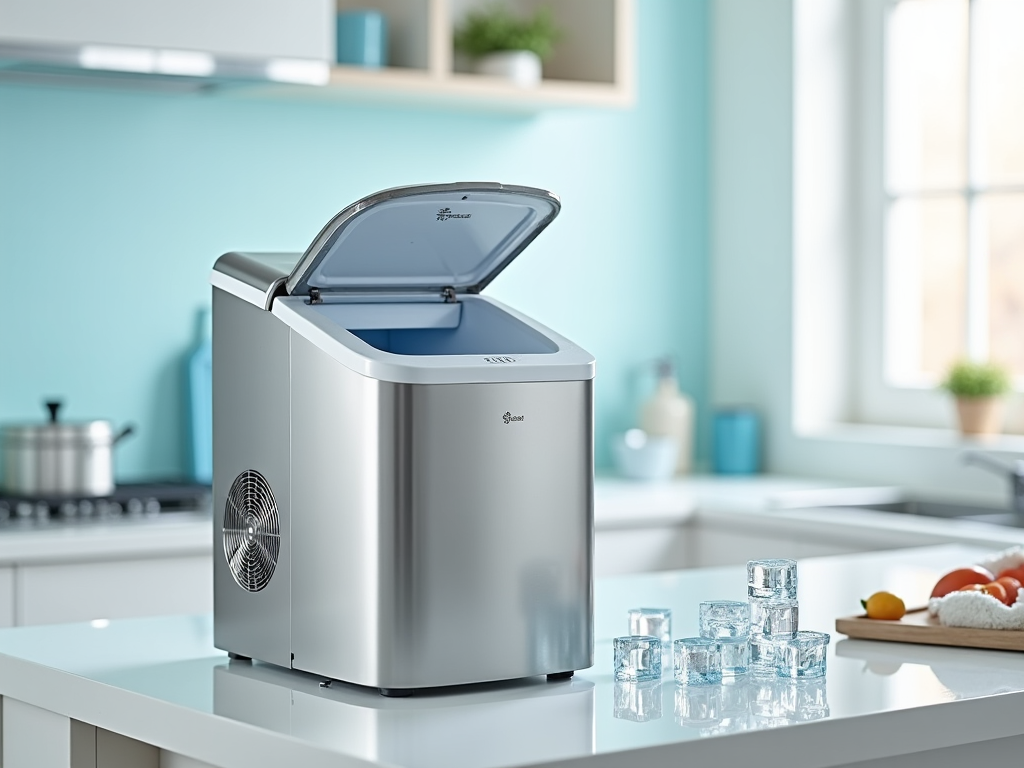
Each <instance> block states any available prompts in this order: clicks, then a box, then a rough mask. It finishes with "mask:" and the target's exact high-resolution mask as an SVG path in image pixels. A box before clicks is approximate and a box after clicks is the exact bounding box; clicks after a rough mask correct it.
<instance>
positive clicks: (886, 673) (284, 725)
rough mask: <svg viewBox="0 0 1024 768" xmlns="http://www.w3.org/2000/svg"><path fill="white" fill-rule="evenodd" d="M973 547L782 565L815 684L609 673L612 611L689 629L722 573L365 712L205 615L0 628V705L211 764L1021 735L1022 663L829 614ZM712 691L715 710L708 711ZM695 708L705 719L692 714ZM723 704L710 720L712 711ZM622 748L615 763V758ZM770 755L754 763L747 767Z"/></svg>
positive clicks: (671, 755)
mask: <svg viewBox="0 0 1024 768" xmlns="http://www.w3.org/2000/svg"><path fill="white" fill-rule="evenodd" d="M988 553H989V550H986V549H978V548H969V547H962V546H944V547H928V548H919V549H913V550H896V551H888V552H878V553H869V554H862V555H846V556H841V557H829V558H811V559H807V560H803V561H801V562H800V566H799V568H800V570H799V576H800V588H799V599H800V603H801V608H800V610H801V613H800V618H801V622H800V623H801V626H802V627H803V628H805V629H818V630H825V631H829V632H832V633H833V642H832V645H831V646H830V649H829V657H828V666H829V671H828V675H827V677H826V678H825V680H824V681H823V682H817V683H816V682H813V681H811V682H805V683H802V684H801V685H800V686H797V687H792V686H790V685H789V684H787V683H785V682H781V681H779V682H776V681H769V682H768V683H766V684H764V685H760V684H755V683H753V682H750V683H749V684H747V685H743V686H738V687H731V688H729V689H726V688H721V689H719V688H715V689H713V690H708V691H703V690H697V691H692V690H687V689H681V688H678V687H677V686H676V685H675V683H674V682H673V681H672V679H671V678H670V677H666V678H665V679H664V681H663V682H662V683H660V684H658V683H655V684H653V685H650V684H649V685H646V686H640V687H637V686H630V685H628V684H617V683H615V682H614V680H613V678H612V674H611V671H612V659H611V639H612V638H613V637H614V636H617V635H620V634H625V630H626V611H627V609H628V608H631V607H635V606H636V605H640V604H646V605H658V606H664V607H669V608H671V609H672V611H673V620H674V632H673V634H674V636H676V637H682V636H687V635H693V634H696V630H697V615H696V614H697V604H698V603H699V601H700V600H702V599H710V598H724V599H737V598H740V599H742V598H743V596H744V594H745V587H744V585H745V571H744V568H743V567H742V566H737V567H725V568H715V569H700V570H690V571H678V572H671V573H659V574H645V575H635V576H625V577H616V578H611V579H605V580H599V581H598V582H597V585H596V588H595V594H596V614H595V630H596V638H597V645H596V659H597V662H596V664H595V666H594V667H593V668H591V669H589V670H585V671H582V672H579V673H577V675H576V677H575V678H574V679H573V680H572V681H571V682H567V683H551V684H549V683H546V682H544V681H543V680H542V679H531V680H527V681H520V682H517V683H512V684H506V685H488V686H478V687H474V688H473V689H471V690H458V691H450V692H445V693H442V694H432V695H418V696H413V697H410V698H407V699H385V698H383V697H381V696H380V695H378V694H377V693H376V692H375V691H369V690H366V689H359V688H355V687H352V686H347V685H343V684H337V683H335V684H334V685H332V686H331V687H330V688H326V689H325V688H321V687H320V685H319V683H320V680H319V678H317V677H314V676H311V675H306V674H303V673H294V672H291V671H288V670H283V669H280V668H276V667H272V666H269V665H264V664H259V663H256V664H249V663H238V662H230V663H229V662H228V660H227V659H226V657H225V655H224V654H223V653H222V652H220V651H217V650H215V649H214V648H213V647H212V622H211V619H210V618H209V617H171V618H158V619H134V620H125V621H114V622H111V623H110V625H109V626H107V627H105V628H93V627H91V626H90V625H88V624H82V625H65V626H48V627H24V628H18V629H8V630H2V631H0V695H3V696H10V697H13V698H15V699H18V700H21V701H24V702H26V703H29V704H32V705H34V706H37V707H41V708H43V709H45V710H49V711H51V712H56V713H58V714H61V715H64V716H68V717H73V718H76V719H79V720H83V721H85V722H88V723H91V724H94V725H96V726H98V727H101V728H105V729H108V730H111V731H115V732H117V733H122V734H124V735H126V736H130V737H132V738H135V739H138V740H141V741H144V742H147V743H150V744H154V745H156V746H159V747H161V748H162V749H166V750H169V751H172V752H176V753H180V754H183V755H186V756H188V757H192V758H194V759H197V760H201V761H205V762H208V763H211V764H213V765H217V766H239V768H243V767H244V768H252V766H260V765H268V766H271V765H272V766H279V765H302V766H308V767H309V768H317V767H318V766H355V765H360V766H364V765H397V766H409V767H410V768H413V767H415V768H432V767H433V766H439V767H440V766H445V768H460V767H464V768H484V767H485V766H486V767H487V768H499V767H500V766H512V765H524V764H537V765H562V764H563V763H564V762H565V761H570V760H571V761H572V764H573V765H577V766H611V765H623V764H626V763H625V762H624V761H627V760H628V764H629V765H630V766H654V765H659V766H660V765H667V764H673V765H684V764H685V765H700V764H707V765H712V764H714V765H719V766H731V765H743V764H750V763H751V762H752V761H754V762H760V763H761V764H765V765H768V764H785V765H789V766H792V767H793V768H812V767H813V766H833V765H841V764H845V763H850V762H855V761H858V760H872V759H877V758H881V757H887V756H894V755H902V754H908V753H912V752H918V751H923V750H927V749H932V748H940V747H946V746H952V745H958V744H968V743H972V742H979V741H985V740H991V739H999V738H1003V737H1009V736H1020V735H1021V734H1024V718H1021V717H1020V712H1021V711H1024V654H1020V653H1011V652H1000V651H983V650H969V649H956V648H939V647H924V646H913V645H901V644H893V643H878V642H869V641H858V640H849V639H844V638H842V637H841V636H837V635H836V634H835V633H834V629H833V628H834V620H835V618H836V617H837V616H842V615H850V614H853V613H856V612H857V611H858V609H859V606H858V600H859V599H860V598H862V597H865V596H867V595H868V594H870V593H871V592H874V591H876V590H879V589H889V590H892V591H895V592H897V593H899V594H901V595H902V596H904V598H905V599H906V600H907V601H908V603H910V604H919V603H923V601H924V599H925V598H926V596H927V594H928V592H929V590H930V589H931V586H932V584H933V583H934V581H935V579H936V578H937V576H938V575H939V574H940V573H941V572H943V571H945V570H947V569H949V568H952V567H956V566H958V565H962V564H966V563H969V562H973V561H974V560H976V559H978V558H979V557H981V556H983V555H985V554H988ZM723 696H724V698H723ZM701 707H705V708H711V709H716V708H717V709H718V710H719V711H718V713H717V715H716V716H714V717H709V718H708V719H707V720H705V721H700V720H699V719H696V715H697V712H698V710H700V709H701ZM723 708H726V709H723ZM623 752H628V753H630V754H629V757H628V758H626V757H625V755H623V754H622V753H623ZM766 754H770V755H781V754H784V755H785V757H786V759H785V760H779V761H773V760H768V761H767V762H766V761H764V760H763V759H762V760H758V759H757V756H758V755H762V756H763V755H766Z"/></svg>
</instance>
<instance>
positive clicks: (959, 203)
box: [865, 0, 1024, 389]
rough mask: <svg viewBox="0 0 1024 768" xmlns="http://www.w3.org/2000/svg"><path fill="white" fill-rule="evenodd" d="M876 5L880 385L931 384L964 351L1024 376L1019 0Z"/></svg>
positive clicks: (874, 210) (1023, 56)
mask: <svg viewBox="0 0 1024 768" xmlns="http://www.w3.org/2000/svg"><path fill="white" fill-rule="evenodd" d="M884 5H885V7H884V8H883V13H882V22H883V26H884V39H883V41H882V46H881V47H882V54H883V69H882V76H881V78H880V80H881V85H882V93H881V94H880V95H879V96H880V98H879V99H878V100H879V101H880V102H881V103H880V105H878V106H880V107H881V109H880V110H879V109H878V107H877V106H876V107H875V109H872V108H871V105H870V104H866V105H865V106H866V108H867V109H866V111H867V113H868V114H870V115H873V116H874V117H876V118H879V117H880V122H881V128H880V130H881V142H880V145H881V149H882V158H883V159H882V163H881V174H880V178H879V175H878V174H871V173H868V174H867V175H866V179H868V181H867V182H866V183H872V182H874V183H875V184H878V183H879V182H880V185H879V186H880V187H881V189H880V190H879V189H878V187H876V189H875V191H874V198H873V199H874V201H875V202H874V204H873V205H872V203H871V200H872V197H871V191H870V190H869V191H868V197H867V201H868V205H867V215H868V216H869V217H870V216H876V217H878V219H879V222H880V226H881V229H880V230H876V231H879V232H880V237H879V238H878V240H877V242H878V243H879V245H880V247H881V251H882V254H883V256H882V264H881V269H880V270H879V272H878V273H877V275H878V277H880V278H881V281H882V284H883V296H884V304H883V306H882V307H881V310H882V312H881V317H882V320H881V322H882V328H881V337H882V338H881V340H882V349H881V350H879V349H878V345H877V344H875V345H874V349H873V354H875V355H879V354H881V357H882V361H881V374H882V379H883V382H884V385H886V386H888V387H892V388H929V389H930V388H933V387H934V386H935V385H936V384H937V383H938V382H939V381H940V380H941V378H942V376H943V374H944V373H945V371H946V369H947V368H948V367H949V365H950V364H951V363H952V362H953V361H955V360H956V359H958V358H963V357H969V358H972V359H976V360H992V361H995V362H999V363H1001V364H1003V365H1005V366H1006V367H1008V368H1009V369H1010V370H1011V371H1012V372H1013V373H1014V375H1015V376H1016V377H1017V378H1018V381H1019V382H1020V383H1021V384H1022V385H1024V44H1021V39H1022V33H1024V0H890V1H889V2H886V3H885V4H884ZM876 50H877V49H876ZM865 93H866V94H867V96H866V98H870V97H871V94H872V91H871V88H867V89H866V90H865ZM872 176H874V178H871V177H872ZM868 252H870V249H868ZM870 346H872V345H870V344H869V347H870Z"/></svg>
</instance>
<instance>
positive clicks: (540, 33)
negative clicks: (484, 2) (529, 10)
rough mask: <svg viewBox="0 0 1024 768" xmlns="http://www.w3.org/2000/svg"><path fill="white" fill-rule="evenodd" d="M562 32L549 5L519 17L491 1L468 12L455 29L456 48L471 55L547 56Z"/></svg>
mask: <svg viewBox="0 0 1024 768" xmlns="http://www.w3.org/2000/svg"><path fill="white" fill-rule="evenodd" d="M561 36H562V32H561V30H560V29H559V28H558V26H557V25H556V24H555V20H554V17H553V16H552V15H551V9H550V8H538V9H537V12H536V13H534V14H533V15H532V16H527V17H521V16H517V15H515V14H513V13H512V12H511V11H509V10H508V9H507V8H505V7H504V6H502V5H490V6H487V7H486V8H481V9H478V10H475V11H471V12H470V13H469V14H467V16H466V20H465V22H463V24H462V26H460V27H459V28H458V30H456V32H455V49H456V50H458V51H461V52H463V53H466V54H469V55H470V56H483V55H484V54H487V53H495V52H497V51H533V52H534V53H535V54H537V55H538V56H539V57H540V58H541V59H546V58H547V57H548V56H550V55H551V52H552V51H553V50H554V46H555V43H556V42H558V40H559V38H561Z"/></svg>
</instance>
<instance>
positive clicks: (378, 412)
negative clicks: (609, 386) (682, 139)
mask: <svg viewBox="0 0 1024 768" xmlns="http://www.w3.org/2000/svg"><path fill="white" fill-rule="evenodd" d="M477 199H479V202H478V203H476V205H475V206H473V207H469V208H461V207H460V205H462V204H463V202H464V201H466V200H477ZM367 200H368V201H370V202H367V201H360V203H357V204H356V205H355V206H352V207H350V209H346V211H343V212H342V213H341V214H339V216H338V217H336V218H335V220H332V223H331V224H329V225H328V227H326V228H325V230H324V232H322V233H321V235H320V236H319V237H318V239H317V240H316V241H314V244H313V246H311V249H310V251H307V253H306V254H304V255H302V256H299V255H298V254H296V255H294V256H292V257H290V258H287V257H283V256H281V255H275V256H274V257H272V258H264V257H261V256H258V255H252V254H228V255H226V256H224V257H222V258H221V259H220V260H219V261H218V263H217V265H216V267H215V269H214V273H213V277H212V282H213V284H214V503H215V507H214V508H215V510H216V512H215V514H216V515H217V518H216V520H215V522H216V524H215V531H216V533H215V539H216V541H215V550H216V552H217V557H216V558H215V594H214V598H215V609H214V610H215V642H216V644H217V646H218V647H220V648H222V649H225V650H228V651H230V652H232V653H234V654H237V655H242V656H249V657H252V658H256V659H261V660H264V661H269V662H272V663H275V664H279V665H282V666H291V667H294V668H296V669H301V670H305V671H308V672H313V673H316V674H319V675H323V676H325V677H329V678H333V679H339V680H344V681H347V682H351V683H357V684H360V685H366V686H373V687H378V688H381V689H388V690H392V691H394V690H408V689H423V688H435V687H440V686H448V685H457V684H464V683H477V682H485V681H495V680H505V679H512V678H519V677H527V676H532V675H543V674H549V675H551V674H553V675H559V674H564V673H571V672H572V671H574V670H577V669H583V668H586V667H589V666H591V664H592V662H593V643H594V640H593V563H592V558H593V416H592V413H593V370H594V361H593V358H592V357H591V356H590V355H589V354H588V353H586V352H585V351H583V350H582V349H580V348H579V347H577V346H576V345H574V344H572V342H570V341H568V340H567V339H565V338H563V337H561V336H559V335H558V334H556V333H554V332H553V331H550V330H549V329H546V328H544V327H543V326H541V325H539V324H538V323H536V322H535V321H533V320H531V319H530V318H528V317H526V316H524V315H522V314H520V313H517V312H516V311H515V310H512V309H510V308H508V307H504V306H502V305H500V304H499V303H497V302H494V301H491V300H489V299H487V298H485V297H482V296H479V295H477V294H476V293H475V292H473V290H470V288H468V287H467V284H466V280H467V279H470V280H472V283H471V286H472V287H473V288H474V289H475V290H479V287H480V286H482V285H484V284H486V282H489V280H490V279H491V278H492V277H493V274H492V271H493V270H500V269H502V268H504V266H506V265H507V264H508V263H509V262H510V261H511V259H512V258H513V257H514V256H515V254H517V253H518V252H519V251H521V250H522V248H523V247H525V245H526V244H527V243H529V242H530V241H532V239H533V238H534V237H536V235H537V233H538V232H539V229H542V228H543V226H546V224H547V223H548V222H549V221H550V220H551V218H553V216H554V214H555V213H557V210H558V203H557V199H556V198H554V197H553V196H551V195H550V194H549V193H544V192H541V191H539V190H530V189H527V188H519V187H516V188H508V187H501V186H499V185H491V184H485V185H466V184H463V185H440V186H433V187H425V188H424V187H414V188H409V189H406V190H392V191H390V192H388V193H382V195H380V196H374V197H371V198H368V199H367ZM375 200H376V201H377V202H374V201H375ZM506 205H508V206H510V208H511V213H509V211H508V210H505V209H504V208H503V206H506ZM375 206H382V207H380V208H378V209H377V215H376V217H373V216H371V217H370V218H369V219H368V221H371V222H373V221H375V220H376V221H377V222H379V223H380V226H383V227H385V228H386V229H387V230H388V234H386V235H383V236H382V237H383V239H384V240H387V238H388V237H391V233H392V230H394V228H395V226H396V222H401V221H403V220H405V219H406V218H409V219H411V220H412V221H413V224H411V225H410V227H409V231H407V232H405V233H404V235H403V237H404V239H411V240H413V241H415V242H416V243H417V244H418V245H417V249H416V250H414V251H410V252H409V254H412V255H409V254H406V256H404V257H403V259H405V260H406V261H407V260H408V259H411V258H413V257H414V256H415V253H416V252H419V251H421V252H424V253H433V254H439V253H444V249H443V248H441V246H440V245H439V244H438V242H437V241H436V240H432V238H434V237H439V238H440V240H441V241H442V242H443V244H445V246H446V247H448V246H451V245H452V243H456V244H461V247H462V248H463V249H464V250H466V251H467V252H473V251H474V249H478V248H479V246H480V244H481V243H483V244H484V245H485V246H487V247H490V248H491V250H490V251H488V250H486V249H485V250H484V251H482V252H481V253H480V254H478V255H477V259H476V260H477V262H480V264H482V265H483V266H479V268H474V267H473V264H472V263H471V262H473V259H471V258H469V256H468V255H467V253H464V252H461V251H460V252H458V253H457V254H455V256H450V257H449V258H443V259H440V260H439V261H438V263H443V264H444V265H445V268H448V267H452V266H453V265H454V267H455V268H454V269H453V270H451V271H450V273H444V274H441V275H436V274H426V273H427V270H420V272H421V273H420V274H419V275H418V276H416V279H417V280H418V281H419V284H416V285H410V284H408V283H414V282H416V281H415V280H406V281H404V283H403V281H402V280H400V279H399V276H398V272H399V271H401V270H399V269H398V267H397V266H395V264H392V265H391V266H392V268H391V271H390V273H388V275H387V277H388V278H391V282H390V283H388V280H387V279H385V278H380V279H378V280H377V281H376V282H377V283H388V284H387V285H386V286H385V287H381V286H380V285H376V284H375V285H368V284H367V283H366V282H365V281H364V282H360V280H363V279H364V278H365V276H366V274H368V273H371V272H372V271H373V270H372V269H371V267H372V266H373V265H372V263H371V264H370V265H369V266H368V265H367V264H366V263H364V262H365V261H366V260H367V258H369V256H367V254H369V255H370V256H372V254H373V253H374V251H373V249H372V248H371V245H372V243H373V241H374V237H373V234H374V233H373V231H370V230H358V228H356V229H357V231H356V232H355V234H353V233H352V232H349V233H348V234H346V233H345V227H344V226H339V227H335V226H334V225H335V224H337V223H338V221H339V220H340V221H342V222H348V225H347V226H348V227H353V226H354V225H353V223H352V222H354V221H356V222H358V217H359V216H361V215H366V211H368V210H369V211H373V210H374V207H375ZM390 206H397V207H398V208H399V209H400V210H399V212H398V213H395V211H393V210H390V209H389V208H390ZM352 208H355V209H357V210H356V212H355V213H347V212H350V211H351V209H352ZM492 209H493V210H492ZM460 213H468V214H469V215H468V216H466V218H465V219H461V220H460V219H458V218H452V217H455V216H458V215H459V214H460ZM474 215H475V216H479V217H480V218H481V219H485V220H488V221H489V222H490V223H488V224H487V226H484V227H482V229H481V231H479V232H476V233H475V234H474V233H473V232H470V231H469V230H468V229H467V230H465V231H463V232H462V233H461V234H460V233H459V232H458V231H456V232H454V233H453V232H452V231H451V230H450V229H449V230H444V229H440V230H439V229H437V228H438V227H448V226H450V225H453V224H454V225H455V226H459V225H460V224H464V223H466V222H467V221H468V220H471V217H472V216H474ZM445 216H448V218H445ZM494 222H498V223H499V224H501V226H503V227H504V226H507V225H509V224H510V223H511V224H512V225H513V227H512V231H511V232H503V233H500V235H495V234H493V233H492V232H491V231H490V229H491V227H492V226H493V225H494ZM524 222H525V223H524ZM371 229H372V227H371ZM434 232H440V233H441V234H440V235H436V236H435V235H434V234H433V233H434ZM325 233H326V234H325ZM393 239H394V238H392V240H393ZM346 242H348V245H346ZM325 248H326V249H327V251H328V252H330V253H333V254H334V255H333V256H330V257H329V258H328V257H326V256H325V254H324V253H323V250H324V249H325ZM353 248H354V249H356V250H357V251H358V249H360V248H361V249H363V251H362V252H361V253H362V256H360V257H359V258H356V259H355V260H354V261H353V262H352V263H351V264H349V265H348V266H345V267H339V266H338V265H337V264H334V265H333V266H331V264H330V258H333V259H335V260H338V259H341V260H344V259H346V258H348V257H349V255H350V250H351V249H353ZM494 248H498V249H499V250H500V251H501V252H500V253H494V252H492V251H493V250H494ZM346 249H349V250H346ZM311 252H313V253H314V256H311V255H310V254H311ZM317 256H318V257H319V258H317ZM370 260H371V262H372V258H371V259H370ZM325 261H326V262H327V263H326V265H325ZM406 261H403V260H402V259H399V260H398V262H400V263H399V264H398V266H403V265H404V267H406V268H408V266H409V265H408V264H407V263H406ZM289 262H290V263H291V264H292V265H293V266H292V267H291V269H290V271H289V267H288V263H289ZM378 266H379V265H378ZM484 267H486V269H485V268H484ZM459 269H461V270H462V271H461V272H459ZM487 270H491V271H487ZM384 271H386V270H384ZM435 271H436V270H435ZM316 275H319V277H316ZM331 275H334V276H335V277H331ZM338 275H341V277H338ZM353 275H355V277H353ZM311 276H313V277H311ZM325 276H326V277H325ZM459 277H461V278H462V280H461V281H460V280H457V279H455V278H459ZM365 279H366V280H368V279H369V278H365ZM332 280H334V281H335V282H334V283H333V284H329V283H331V281H332ZM353 282H354V283H356V284H358V288H359V289H358V290H356V288H354V287H353V285H352V283H353ZM435 283H437V284H440V285H441V287H440V289H437V290H435V288H436V286H435ZM446 283H452V285H448V284H446ZM246 473H249V474H246ZM270 496H272V498H269V497H270ZM275 525H276V536H277V538H276V539H275V538H274V537H273V535H270V534H273V532H274V530H275V529H274V526H275ZM275 546H276V547H277V550H274V547H275ZM275 552H276V554H275ZM267 570H270V571H271V574H270V575H269V577H268V576H266V571H267ZM254 573H255V575H253V574H254ZM254 587H255V588H254Z"/></svg>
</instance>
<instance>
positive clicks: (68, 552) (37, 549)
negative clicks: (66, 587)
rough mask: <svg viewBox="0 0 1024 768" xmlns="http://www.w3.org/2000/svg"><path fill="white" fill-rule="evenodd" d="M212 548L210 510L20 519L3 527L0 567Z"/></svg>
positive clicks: (196, 552) (0, 531)
mask: <svg viewBox="0 0 1024 768" xmlns="http://www.w3.org/2000/svg"><path fill="white" fill-rule="evenodd" d="M212 547H213V528H212V516H211V515H210V513H209V512H167V513H162V514H160V515H156V516H153V517H138V518H132V517H127V516H126V517H124V518H120V519H111V520H89V521H82V522H73V523H62V522H56V523H51V524H46V523H43V524H40V523H35V522H33V521H28V522H26V523H25V524H20V523H19V522H17V521H15V522H11V523H7V524H5V525H4V526H3V527H2V528H0V566H5V565H29V564H36V563H55V562H93V561H109V560H123V559H138V558H146V557H173V556H176V555H199V554H208V553H210V552H211V551H212Z"/></svg>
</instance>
